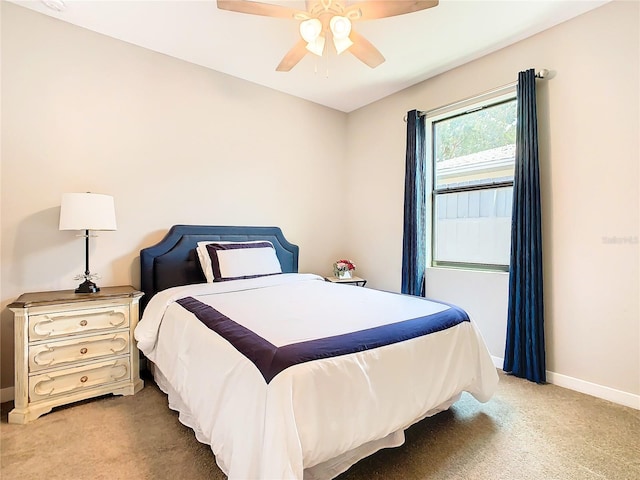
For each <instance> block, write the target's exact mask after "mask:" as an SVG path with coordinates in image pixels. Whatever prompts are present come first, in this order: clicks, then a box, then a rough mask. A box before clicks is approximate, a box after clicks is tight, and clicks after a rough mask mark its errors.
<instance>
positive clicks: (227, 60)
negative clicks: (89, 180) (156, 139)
mask: <svg viewBox="0 0 640 480" xmlns="http://www.w3.org/2000/svg"><path fill="white" fill-rule="evenodd" d="M58 1H59V0H58ZM63 1H64V3H65V4H66V8H65V9H64V11H62V12H56V11H54V10H52V9H50V8H48V7H47V6H45V5H44V4H43V2H41V1H23V0H13V3H16V4H18V5H21V6H24V7H27V8H30V9H33V10H36V11H38V12H41V13H44V14H46V15H50V16H52V17H55V18H58V19H60V20H64V21H66V22H70V23H72V24H75V25H79V26H81V27H84V28H87V29H89V30H93V31H96V32H99V33H102V34H104V35H108V36H110V37H114V38H117V39H120V40H124V41H125V42H129V43H132V44H135V45H139V46H141V47H145V48H148V49H150V50H153V51H156V52H160V53H164V54H166V55H170V56H172V57H176V58H179V59H182V60H186V61H188V62H192V63H195V64H198V65H202V66H204V67H208V68H211V69H213V70H217V71H219V72H223V73H226V74H229V75H233V76H234V77H239V78H242V79H245V80H249V81H251V82H254V83H257V84H260V85H264V86H266V87H270V88H273V89H275V90H279V91H282V92H285V93H288V94H291V95H295V96H297V97H301V98H304V99H307V100H310V101H312V102H316V103H319V104H322V105H326V106H328V107H331V108H334V109H337V110H340V111H343V112H350V111H352V110H355V109H357V108H359V107H362V106H364V105H367V104H369V103H371V102H374V101H376V100H378V99H380V98H383V97H385V96H387V95H390V94H392V93H395V92H397V91H399V90H402V89H404V88H407V87H409V86H411V85H414V84H416V83H418V82H421V81H423V80H426V79H427V78H430V77H433V76H435V75H437V74H439V73H442V72H444V71H446V70H449V69H451V68H454V67H456V66H458V65H462V64H463V63H466V62H469V61H471V60H473V59H475V58H478V57H481V56H483V55H486V54H487V53H490V52H493V51H495V50H498V49H500V48H503V47H505V46H507V45H509V44H511V43H514V42H517V41H519V40H522V39H523V38H526V37H529V36H531V35H534V34H536V33H538V32H540V31H542V30H545V29H547V28H550V27H552V26H554V25H556V24H558V23H561V22H563V21H566V20H568V19H570V18H573V17H575V16H577V15H580V14H582V13H585V12H587V11H589V10H591V9H594V8H596V7H598V6H600V5H602V4H604V3H607V2H608V1H610V0H586V1H581V0H502V1H486V0H440V4H439V5H438V6H437V7H435V8H431V9H427V10H423V11H420V12H416V13H411V14H407V15H401V16H397V17H391V18H384V19H380V20H372V21H367V22H357V23H354V29H356V30H357V31H358V32H359V33H361V34H363V35H364V36H365V37H366V38H367V39H368V40H370V41H371V42H372V43H373V44H374V45H375V46H376V47H377V48H378V49H379V50H380V51H381V52H382V54H383V55H384V56H385V57H386V62H385V63H383V64H382V65H380V66H379V67H377V68H375V69H370V68H369V67H367V66H366V65H364V64H363V63H361V62H360V61H359V60H357V59H356V58H355V57H354V56H352V55H351V54H349V53H344V54H342V55H340V56H337V55H336V54H335V52H332V53H331V54H330V55H328V56H325V57H323V58H320V57H316V56H314V55H312V54H308V55H306V56H305V57H304V58H303V60H302V61H301V62H300V63H299V64H298V65H296V66H295V67H294V68H293V70H291V71H290V72H276V71H275V68H276V66H277V65H278V63H279V62H280V60H281V58H282V57H283V56H284V54H285V53H286V52H287V51H288V50H289V49H290V48H291V47H292V46H293V45H294V43H295V42H296V41H297V40H298V39H299V33H298V25H297V22H296V21H294V20H287V19H278V18H269V17H260V16H255V15H246V14H240V13H234V12H228V11H221V10H218V8H217V7H216V2H215V0H206V1H205V0H199V1H188V0H136V1H133V0H90V1H88V0H63ZM259 1H263V2H265V3H277V4H281V5H287V6H292V7H294V8H300V9H302V10H304V1H303V0H291V1H281V0H280V1H278V0H271V1H267V0H259ZM345 3H353V2H345ZM536 67H538V68H545V67H546V68H553V66H552V65H551V66H549V65H536ZM316 71H317V73H316Z"/></svg>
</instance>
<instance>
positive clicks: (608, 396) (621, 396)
mask: <svg viewBox="0 0 640 480" xmlns="http://www.w3.org/2000/svg"><path fill="white" fill-rule="evenodd" d="M491 359H492V360H493V364H494V365H495V366H496V368H499V369H501V370H502V366H503V364H504V359H502V358H499V357H494V356H492V357H491ZM547 382H549V383H551V384H553V385H557V386H559V387H563V388H568V389H569V390H574V391H576V392H580V393H586V394H587V395H591V396H592V397H597V398H601V399H603V400H608V401H610V402H613V403H617V404H618V405H624V406H625V407H631V408H635V409H636V410H640V395H634V394H633V393H629V392H623V391H622V390H616V389H615V388H610V387H605V386H603V385H598V384H596V383H591V382H587V381H586V380H580V379H579V378H573V377H569V376H567V375H562V374H561V373H555V372H550V371H549V370H547Z"/></svg>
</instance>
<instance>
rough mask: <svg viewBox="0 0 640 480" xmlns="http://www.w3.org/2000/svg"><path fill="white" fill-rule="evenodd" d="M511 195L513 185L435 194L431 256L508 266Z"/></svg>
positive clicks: (435, 258) (444, 260)
mask: <svg viewBox="0 0 640 480" xmlns="http://www.w3.org/2000/svg"><path fill="white" fill-rule="evenodd" d="M512 196H513V187H505V188H490V189H487V190H482V191H479V192H478V191H475V192H458V193H442V194H438V195H436V197H435V211H436V212H438V215H437V216H436V219H435V221H434V225H433V226H434V231H433V235H434V244H433V247H434V251H433V259H434V260H435V261H436V262H460V263H483V264H488V265H509V250H510V243H511V197H512ZM440 212H446V214H445V215H441V214H440Z"/></svg>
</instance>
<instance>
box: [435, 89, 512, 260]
mask: <svg viewBox="0 0 640 480" xmlns="http://www.w3.org/2000/svg"><path fill="white" fill-rule="evenodd" d="M515 99H516V85H508V86H505V87H503V88H500V89H497V90H493V91H491V92H488V93H486V94H482V95H478V96H476V97H473V98H470V99H467V100H462V101H460V102H455V103H453V104H450V105H447V106H444V107H440V108H437V109H435V110H431V111H428V112H426V113H425V116H424V121H425V132H426V140H425V141H426V148H425V151H426V161H427V167H428V168H426V169H425V170H426V172H427V173H426V175H427V179H426V180H427V185H429V188H430V193H431V194H430V195H427V199H426V203H427V205H426V211H427V212H428V213H427V215H430V219H429V221H427V222H426V224H427V225H426V226H427V228H426V230H427V232H426V235H427V238H431V241H430V242H429V241H427V242H426V243H427V249H428V251H427V265H429V266H431V267H438V268H440V267H443V268H462V269H471V270H485V271H498V272H507V271H509V265H502V264H486V263H469V262H455V261H437V260H435V259H434V252H435V242H436V238H435V235H434V233H435V222H436V220H437V212H436V211H435V199H436V195H443V194H446V193H455V192H456V191H464V190H475V191H478V190H494V189H497V188H504V187H509V186H513V180H512V181H505V182H499V183H495V184H488V185H483V186H479V187H473V188H472V189H465V188H464V187H461V188H460V189H459V190H458V189H449V190H447V192H446V193H445V192H444V191H440V192H438V191H437V189H436V186H435V161H434V141H433V124H434V123H435V122H438V121H440V120H444V119H447V118H450V117H454V116H457V115H462V114H465V113H471V112H474V111H477V110H480V109H482V108H487V107H491V106H493V105H496V104H499V103H503V102H507V101H511V100H515Z"/></svg>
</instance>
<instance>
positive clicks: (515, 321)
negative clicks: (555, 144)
mask: <svg viewBox="0 0 640 480" xmlns="http://www.w3.org/2000/svg"><path fill="white" fill-rule="evenodd" d="M517 109H518V110H517V111H518V123H517V127H516V132H517V133H516V160H515V162H516V166H515V177H514V185H513V215H512V220H511V261H510V265H509V307H508V314H507V341H506V348H505V355H504V365H503V369H504V371H505V372H509V373H511V374H513V375H516V376H518V377H523V378H527V379H529V380H531V381H533V382H537V383H543V382H545V381H546V366H545V350H544V303H543V298H542V232H541V230H542V228H541V215H540V213H541V212H540V173H539V166H538V128H537V118H536V84H535V71H534V70H533V69H531V70H527V71H526V72H520V73H519V74H518V89H517Z"/></svg>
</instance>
